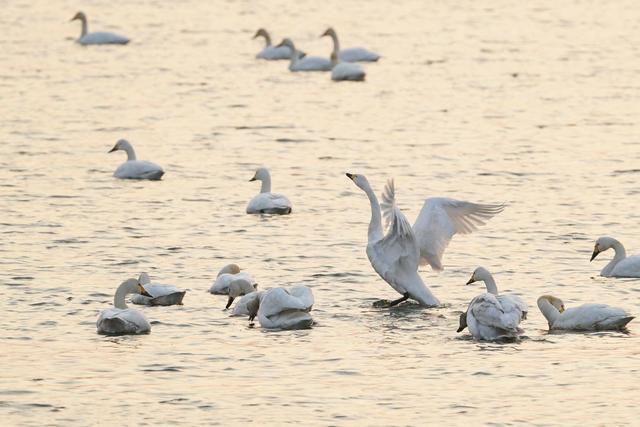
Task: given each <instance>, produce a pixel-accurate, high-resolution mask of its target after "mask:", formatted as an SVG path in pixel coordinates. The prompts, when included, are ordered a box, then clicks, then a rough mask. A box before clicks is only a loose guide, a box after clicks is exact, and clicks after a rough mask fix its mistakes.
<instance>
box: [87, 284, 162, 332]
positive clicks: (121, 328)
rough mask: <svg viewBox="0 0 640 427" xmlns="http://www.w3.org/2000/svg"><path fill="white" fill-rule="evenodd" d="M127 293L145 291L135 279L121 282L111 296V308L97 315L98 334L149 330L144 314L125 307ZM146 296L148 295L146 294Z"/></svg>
mask: <svg viewBox="0 0 640 427" xmlns="http://www.w3.org/2000/svg"><path fill="white" fill-rule="evenodd" d="M129 294H142V295H145V294H146V292H145V290H144V288H143V287H142V285H141V284H140V283H139V282H138V280H136V279H128V280H125V281H124V282H122V283H121V284H120V286H118V289H117V290H116V293H115V296H114V297H113V308H108V309H106V310H104V311H102V312H101V313H100V316H99V317H98V321H97V322H96V327H97V329H98V333H99V334H106V335H125V334H142V333H146V332H150V331H151V325H149V322H148V321H147V319H146V318H145V317H144V314H142V313H140V312H139V311H137V310H134V309H132V308H129V307H127V303H126V302H125V300H124V298H125V296H127V295H129ZM147 296H149V295H148V294H147Z"/></svg>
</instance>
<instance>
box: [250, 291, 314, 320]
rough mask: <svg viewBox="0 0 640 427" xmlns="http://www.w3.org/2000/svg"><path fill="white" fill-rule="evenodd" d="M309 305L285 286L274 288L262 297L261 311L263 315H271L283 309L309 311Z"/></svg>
mask: <svg viewBox="0 0 640 427" xmlns="http://www.w3.org/2000/svg"><path fill="white" fill-rule="evenodd" d="M307 308H308V306H307V305H306V304H305V302H304V301H302V300H301V299H300V298H298V297H296V296H293V295H291V294H290V293H289V292H287V290H286V289H284V288H273V289H269V290H268V291H266V292H265V293H264V294H263V295H262V297H261V298H260V308H259V311H260V313H261V315H262V316H265V317H270V316H273V315H275V314H278V313H282V312H283V311H289V310H300V311H307Z"/></svg>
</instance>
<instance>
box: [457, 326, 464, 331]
mask: <svg viewBox="0 0 640 427" xmlns="http://www.w3.org/2000/svg"><path fill="white" fill-rule="evenodd" d="M463 330H464V326H460V327H459V328H458V330H457V331H456V332H462V331H463Z"/></svg>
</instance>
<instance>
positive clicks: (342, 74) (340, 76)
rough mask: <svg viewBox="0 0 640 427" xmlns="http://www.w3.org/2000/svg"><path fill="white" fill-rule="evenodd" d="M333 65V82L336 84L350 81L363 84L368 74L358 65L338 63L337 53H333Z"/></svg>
mask: <svg viewBox="0 0 640 427" xmlns="http://www.w3.org/2000/svg"><path fill="white" fill-rule="evenodd" d="M331 63H332V64H333V69H332V70H331V80H333V81H336V82H342V81H350V82H363V81H364V78H365V76H366V73H365V72H364V70H363V69H362V67H361V66H359V65H358V64H354V63H352V62H338V61H337V59H336V53H335V52H332V53H331Z"/></svg>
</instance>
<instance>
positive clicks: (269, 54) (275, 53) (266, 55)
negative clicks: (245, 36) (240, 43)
mask: <svg viewBox="0 0 640 427" xmlns="http://www.w3.org/2000/svg"><path fill="white" fill-rule="evenodd" d="M258 37H264V41H265V46H264V49H262V50H261V51H260V52H258V53H257V54H256V58H258V59H266V60H270V61H277V60H280V59H290V58H291V54H292V53H293V52H292V50H291V48H290V47H289V46H280V45H278V46H273V45H272V44H271V36H270V35H269V33H268V32H267V30H265V29H264V28H260V29H259V30H258V31H256V33H255V35H254V36H253V38H254V39H255V38H258Z"/></svg>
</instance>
